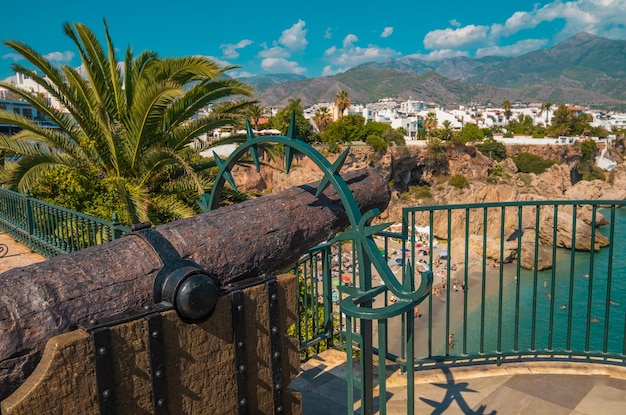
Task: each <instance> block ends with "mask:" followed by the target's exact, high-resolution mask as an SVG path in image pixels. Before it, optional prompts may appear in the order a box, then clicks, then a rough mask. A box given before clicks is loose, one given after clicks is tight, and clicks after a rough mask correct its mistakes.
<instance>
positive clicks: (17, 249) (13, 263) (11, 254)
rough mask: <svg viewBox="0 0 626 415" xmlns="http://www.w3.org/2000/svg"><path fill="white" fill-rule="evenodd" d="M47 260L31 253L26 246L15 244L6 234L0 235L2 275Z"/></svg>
mask: <svg viewBox="0 0 626 415" xmlns="http://www.w3.org/2000/svg"><path fill="white" fill-rule="evenodd" d="M45 260H46V258H44V257H43V256H41V255H39V254H36V253H34V252H31V250H30V249H28V248H27V247H26V246H24V245H22V244H20V243H18V242H15V241H14V240H13V238H11V237H10V236H9V235H7V234H6V233H0V273H3V272H5V271H8V270H10V269H12V268H17V267H24V266H26V265H30V264H34V263H35V262H41V261H45Z"/></svg>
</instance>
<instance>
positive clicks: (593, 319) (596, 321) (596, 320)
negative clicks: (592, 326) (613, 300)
mask: <svg viewBox="0 0 626 415" xmlns="http://www.w3.org/2000/svg"><path fill="white" fill-rule="evenodd" d="M599 321H600V320H598V317H594V318H592V319H591V322H592V323H598V322H599Z"/></svg>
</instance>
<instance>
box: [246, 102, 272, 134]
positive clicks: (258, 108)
mask: <svg viewBox="0 0 626 415" xmlns="http://www.w3.org/2000/svg"><path fill="white" fill-rule="evenodd" d="M245 112H246V115H247V116H248V117H249V118H250V120H251V121H252V124H253V125H254V128H255V129H256V130H258V129H259V120H260V119H261V118H263V117H264V116H265V114H267V108H265V107H264V106H262V105H258V104H253V105H250V106H249V107H248V108H247V109H246V111H245Z"/></svg>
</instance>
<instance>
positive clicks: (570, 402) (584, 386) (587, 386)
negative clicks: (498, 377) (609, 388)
mask: <svg viewBox="0 0 626 415" xmlns="http://www.w3.org/2000/svg"><path fill="white" fill-rule="evenodd" d="M597 378H598V377H597V376H571V375H517V376H514V377H512V378H511V379H510V380H509V381H508V382H506V383H505V386H507V387H508V388H511V389H513V390H516V391H518V392H522V393H525V394H527V395H530V396H535V397H537V398H540V399H543V400H544V401H548V402H552V403H554V404H556V405H559V406H562V407H565V408H569V409H574V408H575V407H576V405H578V403H579V402H580V401H581V400H582V399H583V398H584V397H585V395H587V393H589V391H590V390H591V389H592V388H593V386H594V382H595V381H596V380H597Z"/></svg>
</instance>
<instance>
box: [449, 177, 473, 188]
mask: <svg viewBox="0 0 626 415" xmlns="http://www.w3.org/2000/svg"><path fill="white" fill-rule="evenodd" d="M449 183H450V185H451V186H454V187H456V188H457V189H463V188H465V187H469V181H468V180H467V177H465V176H463V175H462V174H455V175H454V176H452V177H450V181H449Z"/></svg>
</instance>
